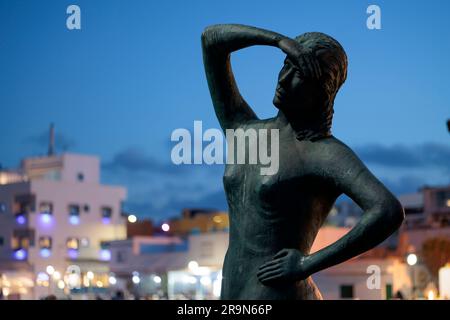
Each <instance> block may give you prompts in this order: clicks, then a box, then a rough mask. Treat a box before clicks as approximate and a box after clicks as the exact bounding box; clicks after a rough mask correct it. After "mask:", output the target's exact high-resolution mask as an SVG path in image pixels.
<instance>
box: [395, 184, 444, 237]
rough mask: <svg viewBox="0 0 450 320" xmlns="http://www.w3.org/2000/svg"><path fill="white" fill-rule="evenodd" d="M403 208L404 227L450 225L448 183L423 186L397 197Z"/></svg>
mask: <svg viewBox="0 0 450 320" xmlns="http://www.w3.org/2000/svg"><path fill="white" fill-rule="evenodd" d="M399 200H400V202H401V203H402V205H403V207H404V208H405V215H406V220H405V224H404V225H405V227H406V228H409V229H414V228H440V227H446V226H449V225H450V185H448V186H444V187H424V188H422V189H421V190H420V191H419V192H417V193H412V194H405V195H401V196H400V197H399Z"/></svg>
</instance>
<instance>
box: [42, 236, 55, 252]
mask: <svg viewBox="0 0 450 320" xmlns="http://www.w3.org/2000/svg"><path fill="white" fill-rule="evenodd" d="M39 247H40V248H41V249H51V248H52V237H49V236H42V237H39Z"/></svg>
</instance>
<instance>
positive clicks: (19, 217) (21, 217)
mask: <svg viewBox="0 0 450 320" xmlns="http://www.w3.org/2000/svg"><path fill="white" fill-rule="evenodd" d="M16 222H17V223H18V224H25V223H26V222H27V219H26V218H25V216H24V215H23V214H19V215H17V216H16Z"/></svg>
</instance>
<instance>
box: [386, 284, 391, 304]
mask: <svg viewBox="0 0 450 320" xmlns="http://www.w3.org/2000/svg"><path fill="white" fill-rule="evenodd" d="M386 299H387V300H389V299H392V284H390V283H387V284H386Z"/></svg>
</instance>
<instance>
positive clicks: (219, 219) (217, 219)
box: [213, 216, 222, 223]
mask: <svg viewBox="0 0 450 320" xmlns="http://www.w3.org/2000/svg"><path fill="white" fill-rule="evenodd" d="M213 221H214V222H215V223H221V222H222V218H221V217H220V216H214V218H213Z"/></svg>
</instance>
